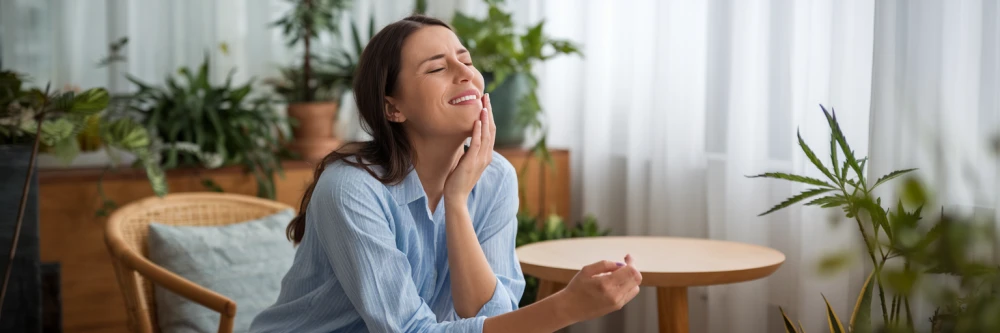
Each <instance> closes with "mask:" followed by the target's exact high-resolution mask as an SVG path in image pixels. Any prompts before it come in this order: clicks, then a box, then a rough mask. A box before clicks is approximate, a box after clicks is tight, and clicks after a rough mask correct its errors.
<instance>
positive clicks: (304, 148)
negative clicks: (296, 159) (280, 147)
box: [289, 138, 343, 163]
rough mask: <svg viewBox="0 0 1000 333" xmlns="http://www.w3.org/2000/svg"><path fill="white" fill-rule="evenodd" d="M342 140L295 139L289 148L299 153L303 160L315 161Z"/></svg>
mask: <svg viewBox="0 0 1000 333" xmlns="http://www.w3.org/2000/svg"><path fill="white" fill-rule="evenodd" d="M342 143H343V141H341V140H339V139H337V138H314V139H295V142H292V144H291V145H290V147H289V148H291V149H292V150H293V151H295V152H297V153H299V155H300V156H301V157H302V159H303V160H305V161H307V162H310V163H317V162H319V161H321V160H323V157H326V155H327V154H329V153H330V152H332V151H334V150H336V149H337V148H340V145H341V144H342Z"/></svg>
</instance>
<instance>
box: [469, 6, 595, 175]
mask: <svg viewBox="0 0 1000 333" xmlns="http://www.w3.org/2000/svg"><path fill="white" fill-rule="evenodd" d="M485 2H486V3H487V5H488V6H489V12H488V14H487V16H486V18H484V19H482V20H479V19H476V18H474V17H471V16H467V15H465V14H462V13H455V16H454V17H453V18H452V22H451V25H452V27H453V28H454V29H455V33H456V34H457V35H458V38H459V39H460V40H461V41H462V44H463V45H465V47H467V48H468V49H469V52H470V53H471V54H472V62H473V63H474V64H475V66H476V68H478V69H479V70H480V71H481V72H482V73H483V78H484V79H485V81H486V92H489V93H490V96H491V97H492V98H491V99H490V100H491V102H492V103H493V116H494V118H495V120H496V124H497V135H496V136H497V137H496V143H495V146H496V147H514V146H520V145H521V144H522V143H523V142H524V138H525V131H526V130H527V129H532V130H536V131H539V132H540V133H542V135H541V137H540V139H539V140H538V142H536V143H535V144H534V145H533V148H532V150H533V151H534V152H535V154H536V155H537V156H539V157H542V158H543V159H545V160H546V161H547V160H548V159H549V154H548V149H547V146H546V145H545V135H544V125H543V122H542V117H541V116H542V108H541V106H540V105H539V103H538V96H537V95H536V92H535V90H536V88H537V86H538V79H537V78H536V77H535V75H534V74H533V73H532V68H533V65H534V64H536V63H539V62H542V61H546V60H548V59H551V58H553V57H556V56H559V55H568V54H577V55H582V53H581V52H580V51H579V49H578V47H577V46H576V45H575V44H573V43H571V42H569V41H566V40H558V39H552V38H549V37H548V36H546V35H545V33H544V26H545V22H539V23H538V24H536V25H534V26H532V27H530V28H529V29H527V31H526V32H524V33H523V34H521V33H519V32H518V31H517V29H515V27H514V22H513V20H512V19H511V14H510V13H509V12H506V11H504V10H503V9H502V8H501V4H502V3H503V0H485ZM550 49H551V50H550Z"/></svg>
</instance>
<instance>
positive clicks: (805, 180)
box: [747, 172, 836, 188]
mask: <svg viewBox="0 0 1000 333" xmlns="http://www.w3.org/2000/svg"><path fill="white" fill-rule="evenodd" d="M747 178H774V179H784V180H790V181H793V182H799V183H805V184H809V185H816V186H824V187H829V188H836V186H833V185H830V183H827V182H825V181H822V180H819V179H816V178H812V177H806V176H799V175H793V174H788V173H781V172H768V173H763V174H759V175H755V176H747Z"/></svg>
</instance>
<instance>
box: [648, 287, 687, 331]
mask: <svg viewBox="0 0 1000 333" xmlns="http://www.w3.org/2000/svg"><path fill="white" fill-rule="evenodd" d="M656 307H657V310H658V311H657V312H659V319H660V332H661V333H663V332H667V333H688V332H689V330H688V293H687V287H659V288H656Z"/></svg>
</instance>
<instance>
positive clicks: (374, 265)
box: [307, 175, 506, 332]
mask: <svg viewBox="0 0 1000 333" xmlns="http://www.w3.org/2000/svg"><path fill="white" fill-rule="evenodd" d="M321 183H323V184H322V185H319V186H317V188H316V191H315V195H314V196H313V198H312V199H311V202H310V204H309V211H308V215H307V216H308V218H309V222H308V223H310V224H311V225H312V227H313V228H315V229H314V230H315V231H316V232H317V236H319V239H320V244H321V246H322V248H323V251H324V252H326V254H327V256H328V257H329V262H330V264H331V265H332V267H333V271H334V274H335V275H336V277H337V279H338V280H339V282H340V283H341V284H342V287H343V290H344V292H345V293H346V294H347V297H348V298H349V299H350V302H351V303H352V305H353V306H354V308H355V309H356V310H357V311H358V313H359V315H360V317H361V318H362V319H363V320H364V322H365V325H366V326H367V328H368V331H370V332H481V331H482V328H483V323H484V321H485V317H476V318H469V319H461V320H456V321H449V322H442V323H438V322H437V320H436V317H435V315H434V313H433V311H432V310H431V309H430V307H429V306H428V305H427V303H425V302H424V301H423V299H422V298H421V297H420V296H419V294H418V293H417V288H416V286H415V285H414V283H413V280H412V279H411V275H410V270H411V268H410V265H409V262H408V261H407V259H406V256H405V254H404V253H403V252H402V251H400V250H399V249H397V248H396V246H395V236H394V233H393V230H392V229H391V227H390V223H389V220H388V218H389V217H388V216H387V215H386V213H385V212H386V211H385V210H384V209H383V208H384V207H385V206H383V205H385V204H386V203H384V202H382V199H380V196H379V193H380V188H379V186H380V184H379V183H377V181H374V180H372V179H365V178H364V177H351V175H337V176H333V177H323V178H321ZM505 302H506V301H505Z"/></svg>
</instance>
